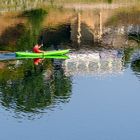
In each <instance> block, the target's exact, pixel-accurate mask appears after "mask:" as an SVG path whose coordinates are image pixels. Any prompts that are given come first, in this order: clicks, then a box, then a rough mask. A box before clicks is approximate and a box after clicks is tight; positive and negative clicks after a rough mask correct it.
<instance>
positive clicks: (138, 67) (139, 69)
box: [131, 59, 140, 80]
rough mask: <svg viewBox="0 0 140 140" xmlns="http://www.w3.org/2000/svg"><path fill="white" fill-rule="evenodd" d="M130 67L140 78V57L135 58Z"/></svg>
mask: <svg viewBox="0 0 140 140" xmlns="http://www.w3.org/2000/svg"><path fill="white" fill-rule="evenodd" d="M131 69H132V70H133V71H134V73H135V75H136V76H137V77H138V78H139V80H140V59H137V60H135V61H133V62H132V64H131Z"/></svg>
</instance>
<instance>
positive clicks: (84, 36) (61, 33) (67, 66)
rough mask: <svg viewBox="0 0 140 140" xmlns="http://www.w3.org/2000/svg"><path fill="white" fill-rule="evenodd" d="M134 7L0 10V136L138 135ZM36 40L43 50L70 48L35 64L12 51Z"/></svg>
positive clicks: (139, 73)
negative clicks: (62, 56)
mask: <svg viewBox="0 0 140 140" xmlns="http://www.w3.org/2000/svg"><path fill="white" fill-rule="evenodd" d="M139 13H140V11H139V9H136V8H135V10H134V8H132V9H131V8H130V9H129V10H127V9H125V8H124V10H123V11H122V8H120V9H119V8H118V9H115V10H108V9H104V11H102V10H99V9H98V10H97V9H96V10H95V9H94V10H93V11H91V9H90V10H89V11H88V10H86V11H81V12H80V11H78V12H77V11H76V12H75V11H73V10H70V9H68V10H64V11H63V9H59V8H58V9H55V10H52V11H51V10H49V11H48V10H44V9H36V10H31V11H25V12H22V13H16V15H14V17H13V14H15V13H13V14H11V15H9V14H8V15H7V14H6V13H5V14H2V15H1V23H0V24H1V28H0V50H1V53H0V128H1V129H0V132H1V133H0V139H1V140H8V139H11V140H18V139H20V140H25V139H26V140H31V139H33V140H38V139H40V140H44V139H48V140H58V139H61V140H66V139H68V140H77V139H81V140H85V139H87V140H93V139H95V140H125V139H126V140H132V139H134V140H139V139H140V133H139V131H140V125H139V124H140V111H139V108H140V102H139V99H140V94H139V90H140V49H139V40H140V26H139V24H140V20H139ZM17 15H18V16H17ZM60 15H61V16H60ZM62 15H63V16H62ZM10 16H11V17H10ZM54 17H55V18H54ZM93 17H95V18H94V19H96V20H93ZM130 17H131V18H130ZM7 20H9V22H8V23H7ZM54 21H55V22H54ZM37 42H43V44H44V46H43V49H44V50H54V49H66V48H69V49H71V50H72V52H71V53H69V54H68V56H69V59H44V60H42V63H39V64H38V65H35V64H34V60H33V59H30V58H29V59H19V58H16V56H15V53H14V52H16V51H31V50H32V47H33V45H34V44H36V43H37ZM7 51H8V52H7Z"/></svg>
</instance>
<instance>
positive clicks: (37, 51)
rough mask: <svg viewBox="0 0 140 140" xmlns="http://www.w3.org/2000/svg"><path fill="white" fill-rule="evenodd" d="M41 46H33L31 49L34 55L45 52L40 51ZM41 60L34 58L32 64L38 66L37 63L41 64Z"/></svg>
mask: <svg viewBox="0 0 140 140" xmlns="http://www.w3.org/2000/svg"><path fill="white" fill-rule="evenodd" d="M42 46H43V44H36V45H35V46H34V48H33V52H34V53H43V52H45V51H43V50H40V48H41V47H42ZM42 60H43V59H41V58H35V59H34V64H35V65H38V64H39V63H41V62H42Z"/></svg>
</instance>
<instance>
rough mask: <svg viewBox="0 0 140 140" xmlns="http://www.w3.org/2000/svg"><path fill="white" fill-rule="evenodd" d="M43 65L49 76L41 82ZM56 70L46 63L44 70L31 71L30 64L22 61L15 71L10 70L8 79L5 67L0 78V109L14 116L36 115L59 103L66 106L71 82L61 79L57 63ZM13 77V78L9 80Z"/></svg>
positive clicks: (60, 68) (62, 74)
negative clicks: (4, 108) (4, 109)
mask: <svg viewBox="0 0 140 140" xmlns="http://www.w3.org/2000/svg"><path fill="white" fill-rule="evenodd" d="M47 65H48V66H49V67H48V68H47V69H49V70H50V71H51V74H50V77H49V78H48V79H45V73H44V67H46V66H47ZM50 66H51V67H50ZM59 66H60V67H59V69H58V68H57V69H56V65H54V66H53V62H51V61H47V62H46V64H44V66H42V65H40V66H38V67H35V66H34V65H32V62H30V61H25V62H24V63H23V64H22V65H21V66H19V67H18V68H14V67H13V68H14V69H13V70H10V73H11V74H10V76H9V73H8V69H7V67H6V68H5V71H3V72H2V71H1V76H0V87H1V88H0V89H1V95H0V96H1V98H0V99H1V101H0V102H1V104H2V106H4V107H6V108H7V109H9V110H12V109H13V110H14V111H15V112H21V113H23V112H24V113H33V114H36V113H39V112H42V111H43V110H44V111H45V109H46V108H52V107H54V106H59V104H60V102H62V103H67V102H68V101H69V98H70V96H71V87H72V85H71V79H70V77H66V76H65V75H64V72H63V69H62V67H61V63H60V64H59ZM47 69H46V70H45V71H47ZM15 73H16V77H15V76H12V75H15ZM46 74H47V73H46ZM5 75H8V76H9V77H8V76H6V77H5ZM13 77H14V78H13Z"/></svg>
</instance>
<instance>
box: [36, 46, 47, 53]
mask: <svg viewBox="0 0 140 140" xmlns="http://www.w3.org/2000/svg"><path fill="white" fill-rule="evenodd" d="M42 46H43V44H36V45H35V46H34V48H33V52H34V53H42V52H45V51H43V50H40V48H41V47H42Z"/></svg>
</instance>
